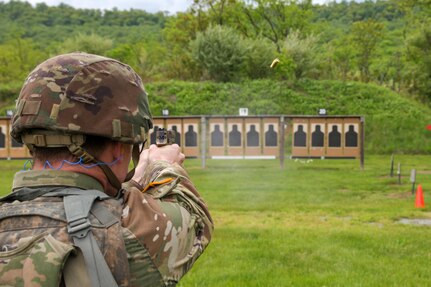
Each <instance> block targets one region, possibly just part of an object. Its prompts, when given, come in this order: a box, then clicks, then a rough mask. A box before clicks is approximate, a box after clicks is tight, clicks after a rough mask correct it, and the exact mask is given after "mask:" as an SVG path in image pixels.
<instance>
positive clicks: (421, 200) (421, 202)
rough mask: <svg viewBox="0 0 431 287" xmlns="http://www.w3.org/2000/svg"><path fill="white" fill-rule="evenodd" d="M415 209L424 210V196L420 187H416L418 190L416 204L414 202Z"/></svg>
mask: <svg viewBox="0 0 431 287" xmlns="http://www.w3.org/2000/svg"><path fill="white" fill-rule="evenodd" d="M415 207H416V208H424V207H425V202H424V194H423V192H422V185H420V184H419V185H418V189H417V190H416V202H415Z"/></svg>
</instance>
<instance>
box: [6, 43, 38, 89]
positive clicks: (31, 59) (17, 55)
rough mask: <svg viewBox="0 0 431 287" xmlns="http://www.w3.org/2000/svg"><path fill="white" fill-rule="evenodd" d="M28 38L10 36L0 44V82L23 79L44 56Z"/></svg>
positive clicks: (20, 80)
mask: <svg viewBox="0 0 431 287" xmlns="http://www.w3.org/2000/svg"><path fill="white" fill-rule="evenodd" d="M45 57H46V56H45V54H44V53H42V52H41V51H39V50H37V49H36V48H35V47H34V44H33V42H32V41H31V40H29V39H21V38H20V37H16V38H12V39H10V40H9V41H8V42H6V43H4V44H2V45H0V83H10V82H15V81H19V82H22V81H24V79H25V77H26V76H27V74H28V73H29V72H30V71H31V70H32V69H33V68H34V67H35V66H36V65H37V64H38V63H39V62H40V61H42V60H43V59H44V58H45Z"/></svg>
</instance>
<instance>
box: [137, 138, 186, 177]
mask: <svg viewBox="0 0 431 287" xmlns="http://www.w3.org/2000/svg"><path fill="white" fill-rule="evenodd" d="M184 159H185V155H184V154H183V153H182V152H181V148H180V147H179V146H178V145H177V144H172V145H166V146H162V147H157V146H156V145H154V144H152V145H150V148H148V149H145V150H144V151H143V152H142V153H141V156H140V157H139V163H138V166H137V167H136V170H135V175H134V176H133V178H132V179H133V180H134V181H136V182H138V183H141V181H142V177H143V175H144V173H145V170H146V168H147V167H148V165H149V164H150V163H152V162H154V161H158V160H162V161H166V162H169V163H171V164H173V163H177V164H180V165H181V164H182V163H183V162H184Z"/></svg>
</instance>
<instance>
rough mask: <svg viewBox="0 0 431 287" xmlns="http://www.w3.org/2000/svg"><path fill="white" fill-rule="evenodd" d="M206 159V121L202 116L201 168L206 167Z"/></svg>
mask: <svg viewBox="0 0 431 287" xmlns="http://www.w3.org/2000/svg"><path fill="white" fill-rule="evenodd" d="M206 157H207V121H206V118H205V117H204V116H202V117H201V167H202V168H205V167H206Z"/></svg>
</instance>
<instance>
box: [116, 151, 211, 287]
mask: <svg viewBox="0 0 431 287" xmlns="http://www.w3.org/2000/svg"><path fill="white" fill-rule="evenodd" d="M161 149H164V151H163V152H161V151H160V150H161ZM161 149H159V148H156V147H150V149H149V150H148V151H145V154H143V155H141V159H140V165H139V166H138V168H137V173H136V175H135V177H134V181H136V182H137V183H138V185H137V184H133V183H129V184H125V187H127V192H126V196H125V206H124V212H123V226H124V227H125V228H126V229H127V230H129V231H130V233H131V234H132V235H130V236H132V237H135V239H136V240H137V241H139V243H140V244H141V245H142V246H144V247H145V248H146V249H147V251H148V253H149V255H150V257H151V259H152V261H153V263H154V265H155V266H156V268H157V269H158V271H159V272H160V274H161V275H162V277H163V279H164V281H165V282H167V281H178V280H179V279H180V278H181V277H182V276H183V275H184V274H185V273H186V272H187V271H188V270H189V269H190V268H191V266H192V265H193V263H194V262H195V260H196V259H197V258H198V257H199V256H200V254H201V253H202V252H203V250H204V249H205V248H206V246H207V245H208V243H209V241H210V240H211V234H212V231H213V223H212V219H211V216H210V214H209V211H208V208H207V206H206V204H205V202H204V201H203V200H202V198H201V197H200V195H199V193H198V192H197V190H196V188H195V186H194V185H193V183H192V182H191V180H190V178H189V176H188V175H187V173H186V171H185V170H184V168H183V167H182V166H181V165H180V163H182V161H183V160H184V155H183V154H181V153H180V152H179V147H178V146H177V145H174V146H166V147H163V148H161ZM141 160H142V162H141ZM143 167H144V168H143Z"/></svg>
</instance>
